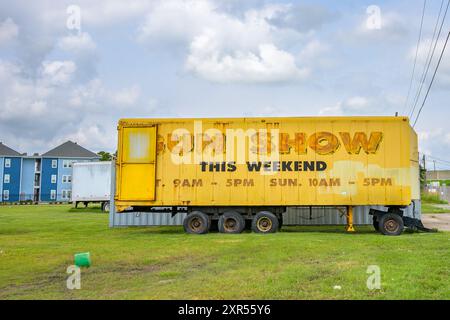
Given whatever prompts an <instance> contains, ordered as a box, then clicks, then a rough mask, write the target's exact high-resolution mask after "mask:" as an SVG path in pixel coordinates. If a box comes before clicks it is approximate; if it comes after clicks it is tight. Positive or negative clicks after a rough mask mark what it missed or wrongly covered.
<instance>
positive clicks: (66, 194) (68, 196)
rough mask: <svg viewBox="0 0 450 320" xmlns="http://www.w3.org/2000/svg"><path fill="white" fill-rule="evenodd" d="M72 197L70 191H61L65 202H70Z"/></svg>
mask: <svg viewBox="0 0 450 320" xmlns="http://www.w3.org/2000/svg"><path fill="white" fill-rule="evenodd" d="M71 196H72V191H71V190H63V191H62V198H63V199H66V200H70V198H71Z"/></svg>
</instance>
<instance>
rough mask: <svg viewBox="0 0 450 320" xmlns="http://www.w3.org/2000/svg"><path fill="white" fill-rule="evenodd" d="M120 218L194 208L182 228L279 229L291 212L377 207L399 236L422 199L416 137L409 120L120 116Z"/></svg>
mask: <svg viewBox="0 0 450 320" xmlns="http://www.w3.org/2000/svg"><path fill="white" fill-rule="evenodd" d="M115 190H116V191H115V206H116V209H117V211H118V212H124V211H129V210H135V211H149V210H154V209H155V208H160V207H172V208H173V210H174V211H175V212H176V210H187V211H188V212H189V214H188V215H187V217H186V219H185V220H186V221H185V223H184V227H185V229H186V231H187V232H190V233H205V232H207V231H208V229H209V228H210V227H211V224H214V223H215V222H217V223H218V228H219V231H221V232H231V233H237V232H241V231H242V230H243V228H244V227H245V221H246V220H248V221H249V223H251V224H252V229H253V230H254V231H256V232H262V233H265V232H274V231H276V229H277V228H278V227H280V226H281V223H282V222H281V221H280V219H281V213H282V212H284V211H285V210H286V208H287V207H290V206H292V207H298V206H336V207H338V206H339V207H340V206H346V207H348V210H347V216H348V226H347V230H349V231H351V230H352V229H353V226H352V221H351V218H352V214H351V213H352V210H351V209H352V207H353V206H359V205H373V206H384V207H387V208H388V211H387V212H384V211H379V210H374V211H373V212H372V213H373V214H374V226H375V228H376V229H380V231H381V232H382V233H385V234H400V233H401V231H402V230H403V226H404V219H402V218H401V216H402V210H401V209H402V208H404V207H407V206H409V205H410V204H411V203H413V201H415V200H419V199H420V191H419V163H418V148H417V134H416V133H415V132H414V130H413V128H412V127H411V126H410V125H409V120H408V118H406V117H288V118H220V119H219V118H214V119H213V118H211V119H121V120H120V121H119V123H118V154H117V159H116V188H115Z"/></svg>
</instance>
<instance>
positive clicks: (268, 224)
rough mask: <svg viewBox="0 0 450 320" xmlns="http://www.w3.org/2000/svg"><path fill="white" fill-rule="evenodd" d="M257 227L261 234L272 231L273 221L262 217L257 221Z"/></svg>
mask: <svg viewBox="0 0 450 320" xmlns="http://www.w3.org/2000/svg"><path fill="white" fill-rule="evenodd" d="M256 226H257V227H258V230H259V231H261V232H267V231H269V230H270V229H272V220H270V219H269V218H267V217H261V218H259V219H258V221H256Z"/></svg>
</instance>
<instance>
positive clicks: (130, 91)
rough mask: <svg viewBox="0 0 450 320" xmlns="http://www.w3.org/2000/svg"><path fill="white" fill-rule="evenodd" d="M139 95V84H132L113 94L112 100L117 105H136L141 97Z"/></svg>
mask: <svg viewBox="0 0 450 320" xmlns="http://www.w3.org/2000/svg"><path fill="white" fill-rule="evenodd" d="M139 96H140V89H139V86H132V87H130V88H124V89H122V90H120V91H118V92H117V93H114V94H112V102H113V103H114V104H115V105H117V106H124V107H128V106H132V105H134V104H135V103H136V102H137V100H138V99H139Z"/></svg>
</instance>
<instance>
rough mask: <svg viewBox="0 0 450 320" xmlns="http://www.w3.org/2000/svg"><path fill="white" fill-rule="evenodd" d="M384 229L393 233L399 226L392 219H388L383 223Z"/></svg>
mask: <svg viewBox="0 0 450 320" xmlns="http://www.w3.org/2000/svg"><path fill="white" fill-rule="evenodd" d="M384 228H385V229H386V231H388V232H390V233H395V232H397V231H398V230H399V229H400V225H399V224H398V223H397V221H395V220H394V219H389V220H387V221H386V222H385V223H384Z"/></svg>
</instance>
